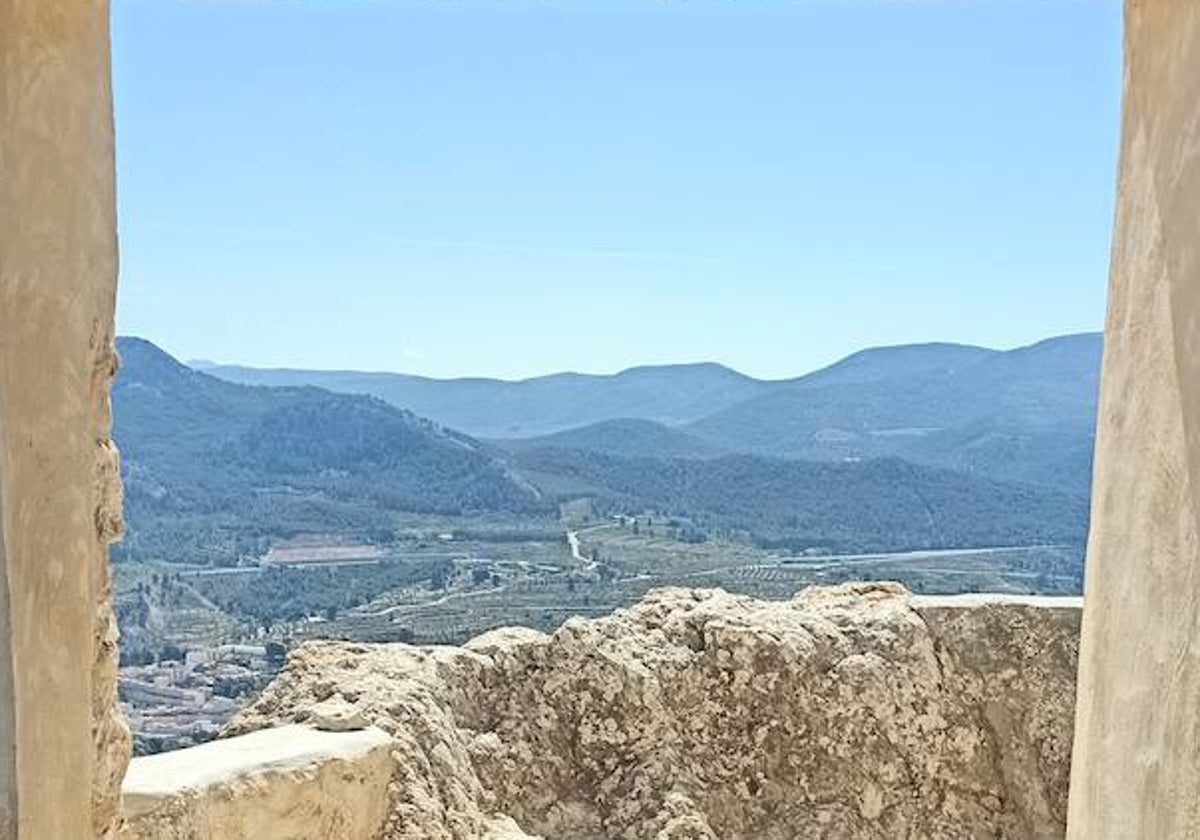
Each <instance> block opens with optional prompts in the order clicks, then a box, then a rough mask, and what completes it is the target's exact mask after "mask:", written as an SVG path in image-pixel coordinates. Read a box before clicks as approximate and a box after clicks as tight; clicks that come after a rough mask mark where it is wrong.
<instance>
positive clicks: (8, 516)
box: [0, 0, 129, 840]
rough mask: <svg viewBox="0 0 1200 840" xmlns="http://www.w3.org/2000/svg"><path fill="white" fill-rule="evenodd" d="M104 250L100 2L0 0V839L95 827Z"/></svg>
mask: <svg viewBox="0 0 1200 840" xmlns="http://www.w3.org/2000/svg"><path fill="white" fill-rule="evenodd" d="M116 272H117V251H116V228H115V201H114V159H113V123H112V95H111V83H110V72H109V43H108V4H107V2H106V0H0V565H2V571H3V574H2V575H0V838H3V840H9V838H14V837H16V838H20V840H85V838H90V837H110V836H113V832H114V831H115V823H116V821H117V819H118V816H119V815H118V809H119V782H120V777H121V775H122V774H123V773H124V768H125V764H126V762H127V760H128V752H129V749H128V740H129V739H128V734H127V732H126V730H125V728H124V725H123V724H122V723H121V721H120V719H119V716H118V714H117V710H116V698H115V679H116V638H115V637H116V633H115V627H114V623H113V620H112V611H111V608H110V606H109V600H108V588H109V583H108V567H107V549H108V544H109V543H110V542H111V541H112V540H113V539H114V538H115V537H116V535H117V533H118V531H119V529H120V482H119V477H118V471H117V456H116V452H115V450H114V449H113V447H112V443H111V440H110V439H109V425H110V418H109V402H108V385H109V381H110V379H111V376H112V372H113V368H114V355H113V349H112V347H113V345H112V342H113V307H114V294H115V288H116Z"/></svg>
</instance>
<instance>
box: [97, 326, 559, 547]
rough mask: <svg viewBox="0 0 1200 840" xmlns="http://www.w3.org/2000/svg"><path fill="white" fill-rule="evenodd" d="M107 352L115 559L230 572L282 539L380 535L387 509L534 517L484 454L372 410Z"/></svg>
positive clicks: (373, 402)
mask: <svg viewBox="0 0 1200 840" xmlns="http://www.w3.org/2000/svg"><path fill="white" fill-rule="evenodd" d="M117 349H118V352H119V353H120V355H121V358H122V368H121V371H120V373H119V374H118V377H117V380H116V382H115V383H114V386H113V417H114V430H113V433H114V437H115V439H116V441H117V444H118V446H119V447H120V449H121V453H122V476H123V479H124V482H125V498H126V518H127V533H126V537H125V540H124V542H123V544H122V545H121V547H119V548H118V549H117V551H116V556H118V557H125V558H130V557H153V558H156V559H170V560H198V561H206V560H213V561H219V562H227V561H230V560H232V559H234V558H236V557H237V556H239V555H242V554H246V553H259V552H261V551H263V550H264V549H265V546H266V545H267V544H268V543H269V542H270V540H271V539H273V538H277V537H280V536H286V535H288V534H291V533H296V532H305V531H356V532H369V531H372V530H379V529H384V530H386V528H387V526H388V525H389V524H390V516H389V511H392V510H397V509H398V510H409V511H428V512H439V513H460V512H463V511H469V510H479V509H486V510H514V511H516V510H527V509H531V508H534V507H536V506H538V505H540V504H543V503H542V502H541V500H540V499H539V497H538V493H537V491H536V490H535V489H534V488H533V487H532V486H531V485H529V484H528V483H527V482H525V481H524V480H523V479H521V478H520V477H519V476H517V475H515V474H514V473H513V472H512V471H511V470H510V469H509V468H508V467H507V466H506V465H505V464H504V463H503V462H501V461H500V460H498V459H497V458H496V457H495V456H494V455H493V454H492V453H491V451H490V450H488V449H487V448H486V447H484V446H483V445H481V444H479V443H477V442H475V441H474V440H472V439H471V438H469V437H466V436H465V435H460V434H457V433H455V432H451V431H448V430H446V429H443V428H441V427H440V426H437V425H436V424H434V423H431V422H430V421H428V420H424V419H422V418H419V417H417V416H416V415H414V414H411V413H410V412H406V411H403V410H400V409H397V408H394V407H392V406H390V405H387V404H386V403H384V402H382V401H380V400H377V399H375V398H372V397H363V396H348V395H342V394H333V393H330V392H328V391H322V390H320V389H317V388H259V387H248V386H244V385H235V384H232V383H229V382H225V381H223V380H220V379H216V378H214V377H211V376H208V375H206V374H203V373H200V372H197V371H194V370H192V369H190V368H188V367H186V366H184V365H182V364H180V363H179V362H177V361H176V360H175V359H173V358H171V357H170V356H169V355H167V354H166V353H164V352H163V351H161V350H160V349H159V348H157V347H156V346H154V345H153V344H151V343H149V342H147V341H143V340H140V339H132V338H121V339H119V340H118V342H117Z"/></svg>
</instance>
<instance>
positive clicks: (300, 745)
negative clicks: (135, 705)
mask: <svg viewBox="0 0 1200 840" xmlns="http://www.w3.org/2000/svg"><path fill="white" fill-rule="evenodd" d="M391 763H392V758H391V742H390V739H389V738H388V736H387V735H385V734H384V733H383V732H380V731H379V730H378V729H364V730H361V731H354V732H321V731H317V730H314V729H311V728H309V727H307V726H285V727H280V728H278V729H267V730H263V731H261V732H256V733H254V734H251V735H246V736H243V737H241V738H230V739H228V740H224V741H215V742H212V743H208V744H204V745H202V746H199V747H193V748H191V749H187V750H180V751H178V752H173V753H163V754H161V755H153V756H146V757H143V758H137V759H134V761H133V763H132V764H131V765H130V768H129V775H128V776H127V777H126V779H125V816H126V825H125V829H124V831H123V833H122V834H121V840H301V839H302V838H312V840H374V838H375V837H376V836H377V834H378V832H379V829H380V826H381V825H382V823H383V819H384V812H385V809H386V805H387V786H388V779H389V776H390V767H391Z"/></svg>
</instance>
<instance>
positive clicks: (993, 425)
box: [204, 333, 1103, 497]
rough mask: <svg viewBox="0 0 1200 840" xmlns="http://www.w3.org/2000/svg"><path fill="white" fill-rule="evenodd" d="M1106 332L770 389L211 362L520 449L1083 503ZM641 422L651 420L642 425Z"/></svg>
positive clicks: (934, 348) (889, 359)
mask: <svg viewBox="0 0 1200 840" xmlns="http://www.w3.org/2000/svg"><path fill="white" fill-rule="evenodd" d="M1102 347H1103V342H1102V338H1101V335H1100V334H1099V333H1086V334H1080V335H1072V336H1064V337H1060V338H1054V339H1049V340H1047V341H1043V342H1040V343H1038V344H1034V345H1032V346H1029V347H1023V348H1020V349H1017V350H1011V351H997V350H990V349H987V348H983V347H974V346H969V345H960V344H919V345H907V346H900V347H884V348H874V349H869V350H864V351H862V352H859V353H856V354H854V355H852V356H849V357H847V358H846V359H843V360H841V361H839V362H837V363H836V364H833V365H830V366H829V367H827V368H824V369H822V370H818V371H816V372H814V373H811V374H808V375H805V376H801V377H797V378H794V379H785V380H774V381H767V380H758V379H753V378H751V377H748V376H745V375H743V374H740V373H738V372H736V371H733V370H730V369H729V368H726V367H723V366H721V365H716V364H698V365H674V366H661V367H641V368H633V369H630V370H627V371H623V372H621V373H618V374H615V375H613V376H585V375H580V374H570V373H567V374H555V375H552V376H545V377H539V378H536V379H529V380H523V381H517V382H508V381H503V380H494V379H451V380H434V379H425V378H420V377H414V376H409V375H405V374H389V373H357V372H347V371H304V370H270V369H256V368H246V367H234V366H217V365H210V366H207V367H205V368H204V370H205V371H206V372H208V373H210V374H212V375H214V376H216V377H219V378H222V379H226V380H228V381H232V382H238V383H241V384H253V385H272V386H281V385H287V386H297V385H311V386H317V387H321V388H326V389H328V390H331V391H336V392H340V393H357V394H370V395H372V396H375V397H378V398H380V399H383V400H385V401H387V402H389V403H391V404H392V405H395V406H398V407H402V408H405V409H408V410H411V411H413V412H415V413H416V414H419V415H421V416H423V417H428V418H430V419H431V420H433V421H435V422H437V423H440V424H443V425H445V426H448V427H450V428H454V429H458V430H460V431H461V432H463V433H465V434H468V435H473V436H475V437H478V438H485V439H495V440H498V441H500V442H501V445H502V446H503V447H505V448H507V449H510V450H513V451H522V450H525V451H527V450H529V449H531V448H536V447H538V446H550V447H557V448H572V449H583V450H586V451H591V452H595V453H600V454H607V455H614V456H627V457H638V456H641V455H647V454H659V455H668V454H669V455H672V456H675V457H695V458H710V457H714V456H716V455H720V454H735V453H740V454H755V455H765V456H772V457H784V458H796V459H804V460H816V461H843V462H844V461H853V460H861V459H870V458H879V457H889V456H890V457H897V458H901V459H904V460H906V461H910V462H913V463H919V464H928V465H934V466H944V467H950V468H952V469H955V470H960V471H964V472H967V473H971V474H975V475H978V476H981V477H986V478H991V479H1000V480H1012V481H1019V482H1024V483H1032V484H1038V485H1044V486H1049V487H1054V488H1057V489H1060V490H1063V491H1066V492H1068V493H1071V494H1073V495H1077V496H1080V497H1086V496H1087V495H1088V492H1089V488H1090V482H1091V457H1092V444H1093V439H1094V433H1095V414H1096V404H1097V394H1098V391H1099V376H1100V356H1101V352H1102ZM630 421H643V422H640V423H638V424H633V423H631V422H630Z"/></svg>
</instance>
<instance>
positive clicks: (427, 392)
mask: <svg viewBox="0 0 1200 840" xmlns="http://www.w3.org/2000/svg"><path fill="white" fill-rule="evenodd" d="M202 369H203V371H204V372H205V373H208V374H211V375H212V376H215V377H219V378H221V379H225V380H228V381H230V382H237V383H240V384H243V385H271V386H281V385H284V386H303V385H311V386H315V387H318V388H325V389H327V390H329V391H335V392H338V393H348V394H370V395H371V396H375V397H378V398H379V399H382V400H385V401H386V402H389V403H391V404H392V405H395V406H397V407H400V408H405V409H408V410H410V411H413V412H415V413H416V414H419V415H421V416H422V417H428V418H430V419H431V420H434V421H435V422H437V423H441V424H443V425H445V426H449V427H451V428H454V429H459V430H461V431H463V432H465V433H466V434H470V435H473V436H475V437H481V438H523V437H538V436H541V435H547V434H553V433H554V432H559V431H563V430H566V429H571V428H575V427H577V426H586V425H589V424H591V423H597V422H600V421H603V420H617V419H627V418H635V419H643V420H653V421H655V422H658V423H663V424H666V425H678V424H681V423H687V422H689V421H692V420H698V419H700V418H701V417H704V416H707V415H709V414H711V413H712V412H714V411H717V410H720V409H722V408H725V407H727V406H731V405H734V404H735V403H738V402H741V401H743V400H746V399H749V398H750V397H752V396H755V395H757V394H759V393H761V392H762V391H763V390H764V388H765V387H766V386H765V383H762V382H760V381H758V380H755V379H751V378H750V377H748V376H743V375H742V374H740V373H737V372H736V371H733V370H730V369H729V368H727V367H723V366H721V365H716V364H698V365H667V366H660V367H638V368H631V369H629V370H626V371H623V372H621V373H618V374H615V375H613V376H592V375H585V374H579V373H556V374H552V375H550V376H542V377H538V378H536V379H525V380H521V381H517V382H508V381H504V380H499V379H444V380H442V379H426V378H424V377H420V376H410V375H407V374H398V373H362V372H355V371H314V370H287V369H275V370H267V369H258V368H247V367H237V366H231V365H207V366H205V367H203V368H202Z"/></svg>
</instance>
